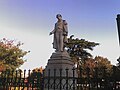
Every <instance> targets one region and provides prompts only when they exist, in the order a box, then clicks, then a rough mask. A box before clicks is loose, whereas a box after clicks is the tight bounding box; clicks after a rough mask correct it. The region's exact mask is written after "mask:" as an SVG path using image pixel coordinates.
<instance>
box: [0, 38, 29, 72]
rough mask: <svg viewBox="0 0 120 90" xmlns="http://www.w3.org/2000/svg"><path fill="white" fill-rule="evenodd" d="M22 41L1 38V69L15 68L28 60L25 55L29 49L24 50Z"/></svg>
mask: <svg viewBox="0 0 120 90" xmlns="http://www.w3.org/2000/svg"><path fill="white" fill-rule="evenodd" d="M21 45H23V43H21V42H17V43H16V42H15V41H14V40H8V39H6V38H3V39H1V40H0V68H1V71H4V70H6V69H9V70H15V69H16V68H19V67H20V66H21V65H23V63H24V62H25V61H26V60H24V59H23V57H24V56H25V55H26V54H27V53H28V52H29V51H23V50H22V49H21V48H20V46H21Z"/></svg>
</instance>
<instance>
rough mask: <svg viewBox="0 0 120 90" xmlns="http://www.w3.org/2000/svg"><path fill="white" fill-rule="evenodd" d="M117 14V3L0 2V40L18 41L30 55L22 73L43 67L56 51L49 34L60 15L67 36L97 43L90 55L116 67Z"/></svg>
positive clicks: (119, 49) (101, 0)
mask: <svg viewBox="0 0 120 90" xmlns="http://www.w3.org/2000/svg"><path fill="white" fill-rule="evenodd" d="M119 13H120V0H0V39H2V38H8V39H14V40H15V41H21V42H23V43H24V45H23V46H22V47H21V48H22V49H23V50H27V51H29V50H30V51H31V52H30V53H29V54H27V55H26V56H25V57H24V58H25V59H27V62H25V63H24V64H23V65H22V66H21V67H20V68H21V69H33V68H37V67H41V66H42V67H45V66H46V65H47V61H48V59H49V58H50V56H51V55H52V53H53V52H54V51H55V50H54V49H53V48H52V41H53V36H49V32H50V31H52V30H53V28H54V24H55V22H56V21H57V19H56V18H55V16H56V14H61V15H62V17H63V19H65V20H66V21H67V23H68V29H69V34H68V36H70V35H74V36H75V37H77V38H80V39H85V40H88V41H93V42H97V43H100V45H99V46H97V47H95V48H94V50H93V51H92V52H90V53H92V54H93V56H94V57H95V56H102V57H105V58H108V59H109V60H110V61H111V63H112V64H114V65H115V64H116V63H117V58H118V57H119V56H120V47H119V43H118V33H117V23H116V17H117V14H119Z"/></svg>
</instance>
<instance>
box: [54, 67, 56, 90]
mask: <svg viewBox="0 0 120 90" xmlns="http://www.w3.org/2000/svg"><path fill="white" fill-rule="evenodd" d="M55 78H56V69H54V90H55V85H56V84H55V81H56V79H55Z"/></svg>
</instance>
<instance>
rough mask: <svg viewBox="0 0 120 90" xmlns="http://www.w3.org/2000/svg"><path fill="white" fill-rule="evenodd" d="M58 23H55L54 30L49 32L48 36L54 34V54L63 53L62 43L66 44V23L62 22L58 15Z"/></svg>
mask: <svg viewBox="0 0 120 90" xmlns="http://www.w3.org/2000/svg"><path fill="white" fill-rule="evenodd" d="M56 18H57V19H58V21H57V22H56V23H55V27H54V30H53V31H52V32H50V35H52V34H54V41H53V48H54V49H56V52H63V51H64V43H65V42H67V35H68V28H67V22H66V21H65V20H62V16H61V15H60V14H57V15H56Z"/></svg>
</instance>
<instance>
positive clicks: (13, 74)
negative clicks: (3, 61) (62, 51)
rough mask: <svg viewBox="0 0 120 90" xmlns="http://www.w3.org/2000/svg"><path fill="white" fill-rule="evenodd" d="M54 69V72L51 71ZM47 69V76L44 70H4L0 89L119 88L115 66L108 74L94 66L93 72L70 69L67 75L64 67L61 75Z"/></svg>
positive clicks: (119, 78)
mask: <svg viewBox="0 0 120 90" xmlns="http://www.w3.org/2000/svg"><path fill="white" fill-rule="evenodd" d="M53 71H54V72H53ZM53 71H52V73H54V74H53V76H51V70H48V76H45V74H44V72H43V73H40V72H35V71H31V70H28V72H26V70H24V71H20V70H19V71H9V70H7V71H5V72H2V73H1V75H0V90H120V77H119V75H120V72H119V70H117V69H116V68H114V69H113V71H112V74H111V75H108V74H107V71H106V69H105V68H104V69H103V70H99V69H98V68H95V69H94V70H93V72H91V71H90V69H89V68H86V69H85V70H83V69H82V68H80V69H79V70H77V73H78V76H77V77H76V76H75V72H76V69H74V68H73V69H72V73H73V74H72V76H71V77H69V75H68V72H69V71H70V70H69V69H65V71H66V75H65V76H62V75H63V74H62V73H63V70H62V69H58V72H59V75H58V74H57V73H56V72H57V69H54V70H53ZM101 72H102V73H101Z"/></svg>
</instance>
